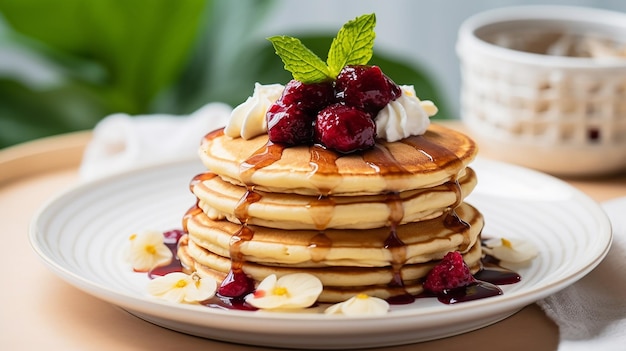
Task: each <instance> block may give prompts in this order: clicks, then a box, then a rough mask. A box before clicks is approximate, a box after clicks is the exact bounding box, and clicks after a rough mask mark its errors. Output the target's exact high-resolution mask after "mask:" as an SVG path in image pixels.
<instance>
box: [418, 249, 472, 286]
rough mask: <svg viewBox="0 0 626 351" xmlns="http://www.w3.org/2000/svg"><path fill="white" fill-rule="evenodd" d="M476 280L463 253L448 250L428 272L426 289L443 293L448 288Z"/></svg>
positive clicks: (466, 284) (425, 283)
mask: <svg viewBox="0 0 626 351" xmlns="http://www.w3.org/2000/svg"><path fill="white" fill-rule="evenodd" d="M475 281H476V279H474V277H473V276H472V273H470V270H469V267H468V266H467V264H465V262H464V261H463V256H462V255H461V253H460V252H458V251H454V252H448V253H447V254H446V255H445V256H444V258H443V259H442V260H441V262H439V263H438V264H437V265H436V266H435V267H433V269H432V270H431V271H430V273H428V276H427V277H426V281H425V282H424V289H426V290H428V291H431V292H434V293H443V292H445V291H446V290H450V289H455V288H460V287H464V286H468V285H470V284H472V283H474V282H475Z"/></svg>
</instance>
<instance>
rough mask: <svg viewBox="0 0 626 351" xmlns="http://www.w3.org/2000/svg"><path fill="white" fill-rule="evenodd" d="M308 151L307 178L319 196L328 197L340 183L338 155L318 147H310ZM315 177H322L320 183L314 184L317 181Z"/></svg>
mask: <svg viewBox="0 0 626 351" xmlns="http://www.w3.org/2000/svg"><path fill="white" fill-rule="evenodd" d="M309 151H310V154H311V158H310V159H309V165H310V166H311V170H310V171H309V173H308V174H307V176H308V177H309V179H310V180H311V181H312V182H313V183H314V184H315V186H316V187H317V188H318V190H319V192H320V194H322V195H323V196H328V195H330V193H331V192H332V190H333V188H334V187H335V186H337V184H339V183H340V182H341V175H340V174H339V168H338V167H337V159H338V158H339V155H337V153H335V152H332V151H330V150H327V149H326V148H324V147H322V146H319V145H313V146H311V147H310V148H309ZM317 175H319V176H322V178H321V179H322V181H320V182H316V180H317V179H318V178H317V177H316V176H317Z"/></svg>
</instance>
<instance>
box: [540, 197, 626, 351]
mask: <svg viewBox="0 0 626 351" xmlns="http://www.w3.org/2000/svg"><path fill="white" fill-rule="evenodd" d="M602 206H603V208H604V210H605V212H606V213H607V215H608V216H609V218H610V220H611V225H612V227H613V235H614V236H613V244H612V245H611V249H610V250H609V253H608V254H607V256H606V258H605V259H604V261H602V263H600V265H598V267H596V269H594V270H593V271H592V272H591V273H589V274H588V275H587V276H585V277H584V278H582V279H581V280H579V281H578V282H576V283H574V284H573V285H571V286H569V287H567V288H565V289H563V290H562V291H560V292H558V293H556V294H554V295H552V296H550V297H548V298H546V299H544V300H541V301H538V304H539V306H541V308H543V310H544V311H545V312H546V314H547V315H548V317H550V318H552V320H554V321H555V322H556V324H557V325H558V326H559V332H560V343H559V351H577V350H581V351H583V350H584V351H587V350H602V351H608V350H615V351H618V350H619V351H622V350H626V217H625V215H626V197H625V198H619V199H615V200H611V201H608V202H605V203H603V204H602Z"/></svg>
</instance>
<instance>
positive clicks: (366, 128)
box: [314, 104, 376, 153]
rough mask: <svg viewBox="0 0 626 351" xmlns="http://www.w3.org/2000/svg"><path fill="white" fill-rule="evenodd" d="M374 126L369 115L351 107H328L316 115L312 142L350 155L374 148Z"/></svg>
mask: <svg viewBox="0 0 626 351" xmlns="http://www.w3.org/2000/svg"><path fill="white" fill-rule="evenodd" d="M375 138H376V124H375V123H374V120H373V119H372V117H371V115H369V114H368V113H366V112H364V111H361V110H359V109H357V108H355V107H353V106H347V105H343V104H334V105H330V106H328V107H326V108H324V109H323V110H321V111H320V112H319V113H318V114H317V118H316V120H315V134H314V140H315V142H318V143H320V144H322V145H323V146H325V147H327V148H329V149H333V150H335V151H339V152H341V153H350V152H354V151H359V150H365V149H368V148H370V147H372V146H374V143H375Z"/></svg>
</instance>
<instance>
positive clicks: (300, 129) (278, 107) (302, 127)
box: [265, 100, 314, 145]
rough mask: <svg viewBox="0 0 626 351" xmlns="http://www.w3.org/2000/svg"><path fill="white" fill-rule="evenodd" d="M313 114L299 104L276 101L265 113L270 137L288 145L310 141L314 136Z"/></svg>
mask: <svg viewBox="0 0 626 351" xmlns="http://www.w3.org/2000/svg"><path fill="white" fill-rule="evenodd" d="M313 116H314V115H313V114H310V113H308V112H306V111H304V110H302V109H300V108H299V107H298V105H294V104H292V105H284V104H283V103H282V102H281V101H280V100H279V101H277V102H275V103H274V104H273V105H272V106H270V108H269V109H268V110H267V113H266V114H265V118H266V120H267V134H268V135H269V139H270V140H271V141H272V142H274V143H279V144H286V145H300V144H308V143H310V142H311V140H312V136H313V120H314V117H313Z"/></svg>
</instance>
